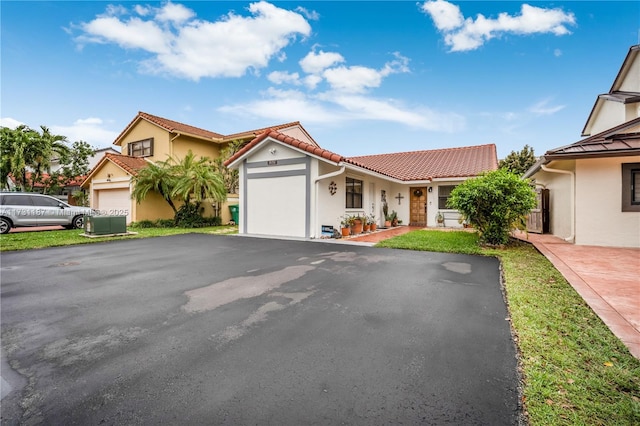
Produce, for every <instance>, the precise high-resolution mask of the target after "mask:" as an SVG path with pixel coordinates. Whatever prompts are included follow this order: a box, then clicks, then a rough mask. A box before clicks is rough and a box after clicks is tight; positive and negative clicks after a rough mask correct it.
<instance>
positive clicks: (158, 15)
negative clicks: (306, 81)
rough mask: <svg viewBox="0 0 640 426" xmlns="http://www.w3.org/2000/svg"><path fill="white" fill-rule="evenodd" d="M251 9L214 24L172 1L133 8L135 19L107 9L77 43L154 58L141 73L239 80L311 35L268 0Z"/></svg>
mask: <svg viewBox="0 0 640 426" xmlns="http://www.w3.org/2000/svg"><path fill="white" fill-rule="evenodd" d="M248 11H249V13H250V15H251V16H248V17H245V16H239V15H236V14H234V13H233V12H230V13H229V14H227V15H226V16H224V17H222V18H221V19H219V20H218V21H215V22H210V21H205V20H199V19H196V18H195V14H194V12H193V11H192V10H190V9H188V8H186V7H184V6H182V5H176V4H173V3H171V2H168V3H165V4H163V5H162V7H159V8H140V7H134V8H133V9H132V12H133V13H136V14H137V16H130V17H127V18H123V17H121V16H120V15H122V11H121V10H120V9H118V13H115V12H114V10H113V9H112V8H108V9H107V11H106V13H105V14H103V15H101V16H98V17H96V19H94V20H92V21H90V22H87V23H82V24H81V25H80V28H81V30H82V31H83V33H82V34H81V35H80V36H78V37H76V42H77V43H78V44H79V45H80V46H82V45H85V44H89V43H102V44H111V43H113V44H117V45H118V46H120V47H122V48H125V49H140V50H143V51H146V52H147V53H149V54H150V58H148V59H146V60H143V61H141V62H140V70H141V71H143V72H146V73H155V74H169V75H173V76H177V77H181V78H187V79H192V80H196V81H197V80H199V79H200V78H202V77H241V76H243V75H244V74H245V73H247V72H248V71H251V70H254V71H255V70H259V69H261V68H264V67H266V66H267V65H268V63H269V61H270V60H271V59H272V58H274V57H275V58H278V57H279V58H282V57H283V56H281V53H282V49H284V48H285V47H286V46H287V45H289V44H290V43H291V42H292V40H294V39H295V37H296V36H299V35H301V36H308V35H309V34H310V33H311V27H310V25H309V23H308V22H307V21H306V20H305V18H304V17H303V16H302V15H300V14H298V13H296V12H292V11H289V10H286V9H281V8H278V7H276V6H274V5H272V4H270V3H267V2H265V1H260V2H255V3H251V4H250V5H249V7H248ZM167 23H171V24H172V25H167Z"/></svg>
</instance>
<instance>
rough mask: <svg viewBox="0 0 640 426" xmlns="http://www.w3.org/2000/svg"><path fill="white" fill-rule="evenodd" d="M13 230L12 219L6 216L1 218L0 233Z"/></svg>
mask: <svg viewBox="0 0 640 426" xmlns="http://www.w3.org/2000/svg"><path fill="white" fill-rule="evenodd" d="M10 230H11V221H10V220H9V219H5V218H4V217H1V218H0V234H8V233H9V231H10Z"/></svg>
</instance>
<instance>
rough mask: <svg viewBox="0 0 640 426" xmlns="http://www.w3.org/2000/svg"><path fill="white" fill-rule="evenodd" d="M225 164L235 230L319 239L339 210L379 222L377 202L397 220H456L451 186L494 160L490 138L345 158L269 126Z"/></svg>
mask: <svg viewBox="0 0 640 426" xmlns="http://www.w3.org/2000/svg"><path fill="white" fill-rule="evenodd" d="M225 165H226V166H227V167H229V168H235V169H238V170H239V175H240V190H239V209H240V211H239V233H241V234H252V235H271V236H284V237H299V238H321V237H322V236H323V231H324V233H330V232H331V231H330V230H331V227H333V228H336V229H337V228H338V226H339V224H340V218H341V217H342V216H344V215H361V216H364V215H370V214H373V215H375V216H376V218H377V222H378V224H379V225H383V222H384V217H383V214H382V209H383V205H384V203H385V202H386V203H387V205H388V211H389V212H391V211H396V212H397V214H398V218H399V219H400V220H401V221H402V223H404V224H415V225H421V226H436V225H437V222H436V215H437V214H438V212H441V213H443V214H444V215H445V217H446V218H447V220H448V221H447V222H446V223H445V225H446V226H456V227H462V224H460V223H459V221H458V218H459V215H458V214H457V212H456V211H454V210H450V209H448V208H447V206H446V203H447V199H448V197H449V194H450V193H451V190H452V189H453V188H454V187H455V186H456V185H458V184H460V183H461V182H463V181H464V180H466V179H468V178H470V177H474V176H477V175H479V174H481V173H483V172H487V171H491V170H495V169H497V167H498V159H497V155H496V147H495V145H493V144H487V145H479V146H469V147H462V148H451V149H435V150H428V151H414V152H399V153H392V154H380V155H367V156H360V157H349V158H348V157H344V156H341V155H339V154H336V153H334V152H331V151H328V150H326V149H323V148H320V147H319V146H317V144H315V145H312V144H310V143H308V142H306V141H303V140H299V139H297V138H295V137H292V136H290V135H286V134H284V133H282V132H280V131H278V130H274V129H268V130H266V131H265V132H264V133H262V134H261V135H259V136H258V137H256V138H255V139H254V140H252V141H251V142H250V143H248V144H247V145H245V146H244V147H243V148H242V149H241V150H239V151H238V152H237V153H236V154H235V155H234V156H232V157H231V158H229V159H228V160H227V161H226V162H225Z"/></svg>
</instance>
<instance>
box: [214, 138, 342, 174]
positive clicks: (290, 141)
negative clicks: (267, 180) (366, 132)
mask: <svg viewBox="0 0 640 426" xmlns="http://www.w3.org/2000/svg"><path fill="white" fill-rule="evenodd" d="M268 137H270V138H272V139H275V140H278V141H280V142H283V143H285V144H287V145H290V146H292V147H294V148H298V149H301V150H302V151H305V152H308V153H310V154H314V155H316V156H318V157H321V158H324V159H326V160H329V161H333V162H334V163H339V162H340V161H342V160H344V157H342V156H341V155H338V154H335V153H333V152H331V151H328V150H326V149H323V148H320V147H319V146H315V145H311V144H310V143H307V142H303V141H301V140H298V139H296V138H293V137H291V136H287V135H285V134H283V133H280V132H278V131H276V130H273V129H266V130H265V131H264V132H263V133H262V134H261V135H259V136H258V137H256V138H255V139H254V140H252V141H251V142H249V143H248V144H246V145H245V146H243V147H242V149H240V150H239V151H238V152H236V153H235V154H234V155H232V156H231V158H229V159H228V160H227V161H225V162H224V165H225V166H228V165H229V164H231V163H233V162H234V161H235V160H237V159H238V158H240V157H242V156H243V155H244V154H245V153H247V152H249V151H251V150H252V149H253V148H254V147H255V146H256V145H258V144H260V142H262V141H263V140H265V139H266V138H268Z"/></svg>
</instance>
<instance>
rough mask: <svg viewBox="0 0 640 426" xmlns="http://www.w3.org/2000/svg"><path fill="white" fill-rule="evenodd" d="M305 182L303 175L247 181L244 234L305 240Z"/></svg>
mask: <svg viewBox="0 0 640 426" xmlns="http://www.w3.org/2000/svg"><path fill="white" fill-rule="evenodd" d="M305 182H306V180H305V177H304V176H287V177H277V178H268V179H249V181H248V182H247V195H248V197H247V212H246V218H247V224H246V225H247V228H246V229H247V233H249V234H261V235H277V236H286V237H306V219H307V212H306V207H305V204H306V191H305ZM240 214H241V215H242V214H243V212H242V211H241V212H240Z"/></svg>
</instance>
